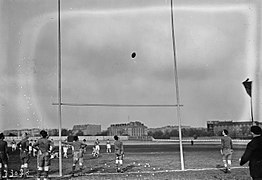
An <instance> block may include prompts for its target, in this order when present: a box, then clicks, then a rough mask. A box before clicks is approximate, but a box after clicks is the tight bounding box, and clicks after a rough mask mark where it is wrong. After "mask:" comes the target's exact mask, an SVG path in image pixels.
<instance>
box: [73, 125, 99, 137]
mask: <svg viewBox="0 0 262 180" xmlns="http://www.w3.org/2000/svg"><path fill="white" fill-rule="evenodd" d="M72 133H73V134H77V133H82V134H83V135H96V134H100V133H101V125H94V124H84V125H74V126H73V129H72Z"/></svg>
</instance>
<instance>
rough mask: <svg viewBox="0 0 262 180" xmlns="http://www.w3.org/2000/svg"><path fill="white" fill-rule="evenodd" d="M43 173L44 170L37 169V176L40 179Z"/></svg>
mask: <svg viewBox="0 0 262 180" xmlns="http://www.w3.org/2000/svg"><path fill="white" fill-rule="evenodd" d="M41 173H42V170H38V171H37V178H39V179H40V177H41Z"/></svg>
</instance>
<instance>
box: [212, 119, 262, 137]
mask: <svg viewBox="0 0 262 180" xmlns="http://www.w3.org/2000/svg"><path fill="white" fill-rule="evenodd" d="M256 124H257V125H259V126H261V125H262V123H261V122H256ZM252 125H253V124H252V122H251V121H236V122H234V121H207V131H208V132H213V133H214V135H221V132H222V131H223V129H227V130H228V132H229V134H230V135H231V136H232V137H238V138H241V137H248V136H249V134H250V127H251V126H252Z"/></svg>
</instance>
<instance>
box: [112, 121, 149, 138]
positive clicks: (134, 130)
mask: <svg viewBox="0 0 262 180" xmlns="http://www.w3.org/2000/svg"><path fill="white" fill-rule="evenodd" d="M107 130H108V135H109V136H114V135H119V136H131V137H142V136H147V127H146V126H145V125H144V124H143V123H141V122H139V121H135V122H130V123H123V124H112V125H111V126H110V127H109V128H108V129H107Z"/></svg>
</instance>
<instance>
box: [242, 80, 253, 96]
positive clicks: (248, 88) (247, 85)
mask: <svg viewBox="0 0 262 180" xmlns="http://www.w3.org/2000/svg"><path fill="white" fill-rule="evenodd" d="M242 84H243V85H244V87H245V89H246V92H247V94H248V95H249V96H250V97H252V81H249V78H247V79H246V80H245V81H244V82H242Z"/></svg>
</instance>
